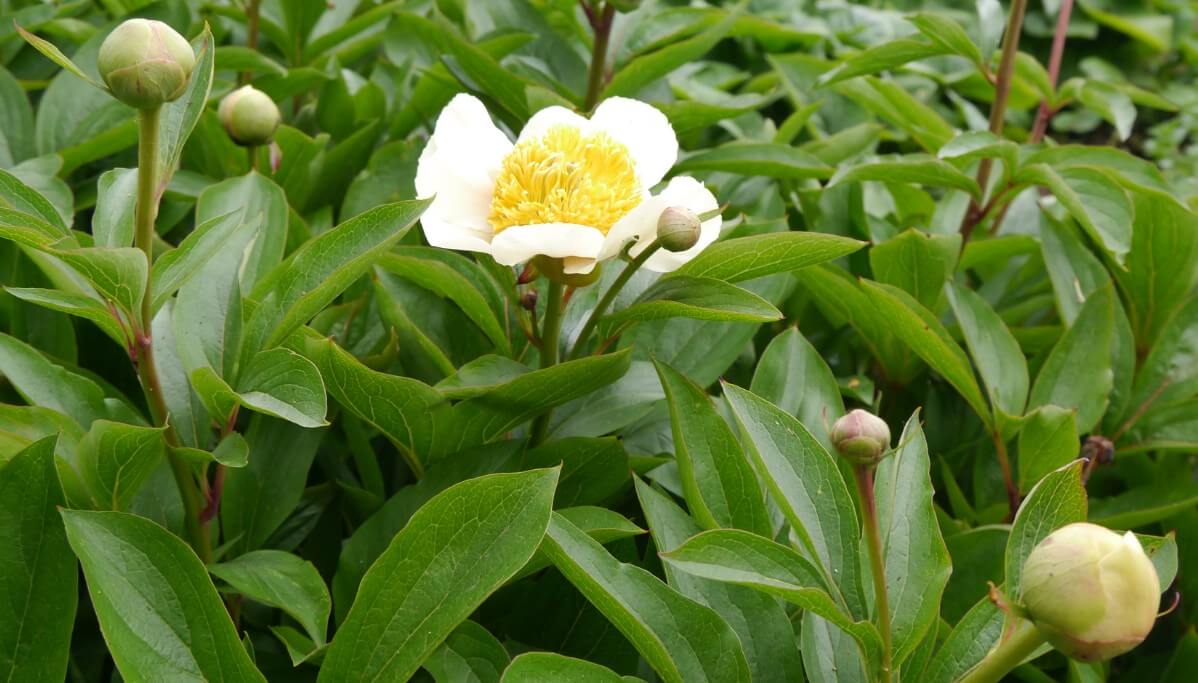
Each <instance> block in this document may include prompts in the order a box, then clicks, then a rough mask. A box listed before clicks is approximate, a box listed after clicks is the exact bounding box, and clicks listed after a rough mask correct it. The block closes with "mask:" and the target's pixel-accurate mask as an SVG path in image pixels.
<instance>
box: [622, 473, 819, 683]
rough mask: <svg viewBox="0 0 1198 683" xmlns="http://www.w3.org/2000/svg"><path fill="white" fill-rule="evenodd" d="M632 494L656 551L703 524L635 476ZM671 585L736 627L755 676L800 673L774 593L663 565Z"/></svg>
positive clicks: (764, 678) (683, 538)
mask: <svg viewBox="0 0 1198 683" xmlns="http://www.w3.org/2000/svg"><path fill="white" fill-rule="evenodd" d="M636 494H637V498H639V499H640V503H641V509H642V510H643V511H644V512H645V519H646V520H647V521H648V523H649V529H650V531H651V532H652V534H653V545H655V546H656V547H657V550H658V552H659V553H662V552H670V551H672V550H674V549H676V548H677V547H678V546H680V545H682V543H683V542H684V541H686V539H688V538H690V537H692V536H695V535H696V534H698V533H699V532H700V531H702V529H701V528H700V527H699V525H698V524H696V523H695V522H694V520H692V519H691V518H690V517H689V516H688V515H687V514H686V512H684V511H683V510H682V508H680V507H678V505H676V504H675V503H674V501H673V500H671V499H670V497H669V496H668V495H667V494H665V493H662V492H660V491H657V490H655V489H653V488H650V487H649V485H647V484H645V482H643V481H641V480H640V479H637V480H636ZM664 569H665V574H666V580H667V582H668V583H669V584H670V586H671V587H673V588H674V589H676V590H677V591H678V592H679V593H682V594H683V595H685V596H686V597H688V598H691V599H692V600H697V601H699V602H701V603H703V604H705V605H707V606H709V607H711V608H712V609H714V610H715V611H716V612H718V613H719V615H720V616H721V617H723V618H724V621H726V622H728V625H729V626H731V627H732V630H734V631H736V635H737V636H738V637H739V638H740V643H741V646H742V647H743V648H744V651H745V659H746V660H747V661H748V663H749V673H750V674H751V675H752V677H753V680H754V681H762V682H765V681H788V680H796V679H798V678H800V677H801V676H802V668H803V667H802V661H801V660H800V658H799V649H798V644H797V643H795V638H794V627H793V626H792V625H791V623H790V618H789V617H788V616H787V614H786V610H785V609H783V606H782V603H781V602H779V601H778V599H777V598H775V597H773V596H771V595H767V594H765V593H763V592H760V591H757V590H754V589H752V588H747V587H745V586H737V585H733V584H729V583H724V582H721V581H710V580H707V579H702V578H699V577H697V576H693V575H691V574H688V573H686V572H680V571H676V570H675V569H674V568H673V567H672V566H671V565H670V564H669V563H666V564H665V566H664Z"/></svg>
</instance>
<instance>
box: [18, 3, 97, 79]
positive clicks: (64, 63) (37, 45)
mask: <svg viewBox="0 0 1198 683" xmlns="http://www.w3.org/2000/svg"><path fill="white" fill-rule="evenodd" d="M13 26H14V27H15V28H16V29H17V33H19V34H21V37H22V38H24V39H25V42H27V43H29V44H30V45H32V46H33V49H35V50H37V51H38V52H40V53H42V54H43V55H45V56H46V57H48V58H49V59H50V61H52V62H54V63H55V64H57V65H59V66H61V67H62V68H64V69H66V70H67V71H70V72H71V73H72V74H75V75H76V76H78V77H79V78H82V79H83V80H85V81H87V82H88V83H89V84H91V85H92V86H94V87H97V88H99V89H100V90H104V91H106V92H107V90H108V87H107V86H105V85H104V84H103V83H101V82H99V81H97V80H95V79H93V78H92V77H91V76H88V75H87V74H86V73H84V72H83V69H80V68H79V67H78V66H76V65H75V63H74V62H72V61H71V58H70V57H67V56H66V55H64V54H63V53H62V50H59V49H58V48H57V47H56V46H55V45H54V43H51V42H50V41H48V40H44V39H42V38H38V37H37V36H35V35H33V34H32V33H30V32H29V31H26V30H25V29H23V28H21V26H20V24H17V23H16V20H15V19H14V20H13Z"/></svg>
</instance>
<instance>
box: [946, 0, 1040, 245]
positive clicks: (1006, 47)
mask: <svg viewBox="0 0 1198 683" xmlns="http://www.w3.org/2000/svg"><path fill="white" fill-rule="evenodd" d="M1026 12H1027V0H1013V1H1012V3H1011V12H1010V14H1008V15H1007V29H1006V32H1005V33H1004V34H1003V44H1002V56H1001V57H1000V58H999V62H998V76H997V79H996V81H995V84H994V102H993V103H992V104H991V105H990V132H991V133H994V134H995V135H998V136H1001V135H1002V132H1003V122H1004V121H1005V120H1006V117H1007V100H1008V99H1009V97H1010V95H1011V79H1012V78H1013V77H1014V74H1015V56H1016V55H1017V54H1018V53H1019V34H1020V33H1021V32H1022V31H1023V16H1024V14H1025V13H1026ZM993 166H994V160H993V159H991V158H989V157H987V158H985V159H982V160H981V162H979V163H978V175H977V181H978V186H979V187H981V188H982V194H983V195H984V194H985V193H986V188H987V187H988V186H989V185H990V171H991V170H992V168H993ZM984 216H985V211H984V210H983V208H982V203H981V202H980V201H977V200H974V201H972V202H970V204H969V210H967V211H966V212H965V217H964V218H963V219H962V220H961V229H960V232H961V248H962V249H964V248H965V245H966V244H967V243H968V242H969V237H970V235H972V234H973V230H974V228H976V227H977V226H978V224H979V223H980V222H981V221H982V218H983V217H984Z"/></svg>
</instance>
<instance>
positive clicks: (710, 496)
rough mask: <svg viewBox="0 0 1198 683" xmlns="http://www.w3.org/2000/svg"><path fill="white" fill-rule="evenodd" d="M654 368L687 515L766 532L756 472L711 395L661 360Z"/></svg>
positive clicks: (706, 523) (765, 514)
mask: <svg viewBox="0 0 1198 683" xmlns="http://www.w3.org/2000/svg"><path fill="white" fill-rule="evenodd" d="M656 366H657V375H658V377H659V378H661V386H662V389H664V390H665V395H666V402H667V403H668V404H669V406H670V422H671V423H672V425H673V430H674V458H675V460H676V461H677V463H678V472H679V475H680V476H681V477H682V486H683V490H684V491H685V492H686V502H687V506H688V507H689V508H690V510H691V514H692V515H694V517H695V519H697V520H698V521H699V523H700V524H701V525H703V526H704V527H707V528H708V529H716V528H720V527H725V528H734V529H744V530H746V531H752V532H754V533H758V534H761V535H765V536H768V535H770V533H771V531H772V529H771V524H770V519H769V513H768V512H767V511H766V507H765V501H764V500H763V499H762V497H761V486H760V484H758V483H757V476H756V475H755V474H754V473H753V468H752V467H751V466H750V465H749V463H748V461H747V460H746V459H745V458H744V457H742V456H741V454H740V453H739V451H740V447H739V444H737V441H736V436H735V435H734V434H733V433H732V430H731V429H730V428H729V427H728V424H727V423H726V422H724V418H722V417H721V416H720V414H719V413H717V412H716V409H715V406H714V405H713V404H712V402H711V398H710V397H708V396H707V394H706V392H704V391H703V389H702V388H701V387H699V386H697V385H696V384H695V383H694V382H691V381H690V380H689V379H687V378H686V377H685V376H684V375H682V374H680V373H679V372H678V371H677V370H674V369H673V368H671V367H670V366H668V365H665V364H663V363H657V364H656Z"/></svg>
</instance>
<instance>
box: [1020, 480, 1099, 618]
mask: <svg viewBox="0 0 1198 683" xmlns="http://www.w3.org/2000/svg"><path fill="white" fill-rule="evenodd" d="M1084 465H1085V463H1084V462H1083V461H1081V460H1075V461H1074V462H1072V463H1070V464H1068V465H1066V466H1064V467H1062V468H1060V469H1058V470H1055V471H1053V472H1052V473H1051V474H1049V475H1047V476H1045V477H1044V478H1043V479H1041V480H1040V483H1038V484H1036V487H1035V488H1033V489H1032V492H1031V493H1029V494H1028V496H1027V498H1026V499H1025V500H1024V501H1023V504H1022V505H1021V506H1020V507H1019V512H1018V513H1016V515H1015V521H1014V522H1013V523H1012V525H1011V536H1010V538H1008V540H1007V552H1006V558H1005V560H1004V562H1003V564H1004V567H1005V571H1004V574H1005V576H1006V582H1005V584H1004V590H1005V591H1006V592H1007V594H1008V595H1012V596H1017V595H1019V586H1020V584H1019V579H1020V577H1021V576H1022V575H1023V563H1024V561H1025V560H1027V556H1028V555H1030V554H1031V552H1032V549H1033V548H1035V547H1036V545H1037V544H1039V543H1040V541H1042V540H1044V538H1045V537H1047V536H1048V535H1049V534H1051V533H1052V532H1053V531H1056V530H1057V529H1059V528H1061V527H1063V526H1065V525H1066V524H1072V523H1073V522H1084V521H1086V487H1085V484H1084V483H1083V482H1082V467H1083V466H1084Z"/></svg>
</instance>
